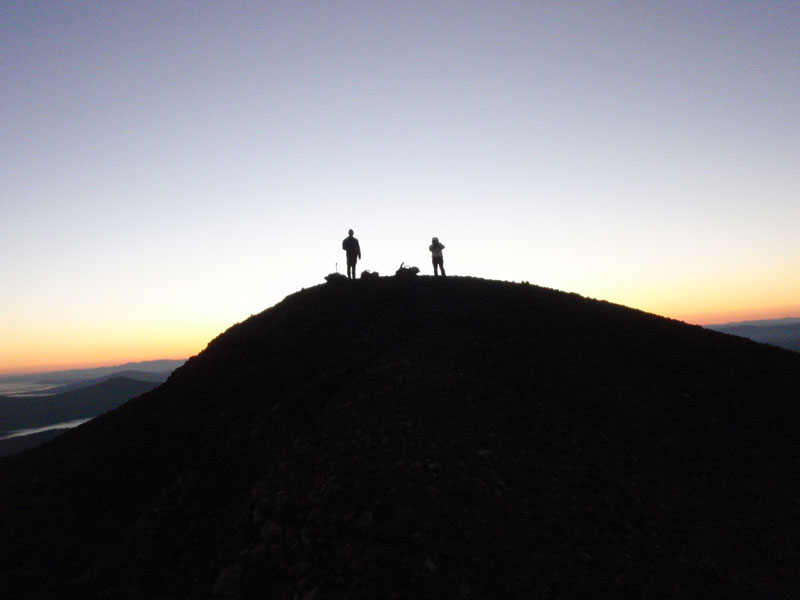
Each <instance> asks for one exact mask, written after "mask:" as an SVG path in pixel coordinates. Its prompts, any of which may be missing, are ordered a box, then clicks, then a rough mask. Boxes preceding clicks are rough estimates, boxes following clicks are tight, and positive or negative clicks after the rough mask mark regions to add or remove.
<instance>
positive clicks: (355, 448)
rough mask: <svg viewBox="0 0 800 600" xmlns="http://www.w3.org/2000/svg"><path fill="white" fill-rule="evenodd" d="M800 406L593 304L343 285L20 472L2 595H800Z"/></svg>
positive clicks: (768, 372)
mask: <svg viewBox="0 0 800 600" xmlns="http://www.w3.org/2000/svg"><path fill="white" fill-rule="evenodd" d="M101 385H102V384H101ZM798 398H800V355H798V354H797V353H795V352H790V351H788V350H784V349H780V348H775V347H771V346H767V345H764V344H758V343H755V342H753V341H751V340H747V339H742V338H740V337H734V336H730V335H723V334H721V333H718V332H716V331H711V330H709V329H705V328H702V327H698V326H692V325H688V324H686V323H681V322H678V321H673V320H669V319H664V318H661V317H658V316H655V315H651V314H647V313H643V312H640V311H636V310H631V309H627V308H624V307H621V306H617V305H613V304H610V303H606V302H599V301H594V300H589V299H586V298H582V297H580V296H578V295H576V294H568V293H563V292H558V291H555V290H549V289H545V288H540V287H537V286H533V285H525V284H512V283H505V282H496V281H485V280H480V279H472V278H461V277H448V278H436V279H434V278H433V277H416V278H414V277H410V278H408V279H406V280H403V278H400V277H383V278H378V279H376V280H374V281H370V280H356V281H345V282H342V283H336V282H332V283H329V284H324V285H321V286H317V287H313V288H309V289H306V290H303V291H301V292H298V293H296V294H293V295H291V296H288V297H287V298H286V299H285V300H284V301H282V302H281V303H279V304H277V305H276V306H274V307H272V308H270V309H269V310H266V311H264V312H263V313H261V314H259V315H255V316H253V317H251V318H249V319H247V320H246V321H244V322H242V323H240V324H237V325H234V326H233V327H231V328H230V329H229V330H228V331H226V332H225V333H223V334H222V335H220V336H219V337H217V338H216V339H215V340H213V341H212V342H211V343H209V345H208V347H207V348H206V350H204V351H203V352H202V353H200V354H199V355H198V356H196V357H194V358H192V359H190V360H189V361H188V362H187V363H186V364H185V365H184V366H182V367H180V368H179V369H177V370H176V371H175V372H174V373H173V374H172V376H171V377H170V378H169V380H168V381H167V382H166V383H164V384H162V385H160V386H159V387H157V388H155V389H153V390H151V391H149V392H147V393H145V394H143V395H141V396H138V397H136V398H134V399H132V400H130V401H128V402H126V403H125V404H123V405H122V406H120V407H119V408H117V409H115V410H112V411H110V412H108V413H106V414H104V415H102V416H99V417H97V418H95V419H93V420H92V421H90V422H88V423H86V424H84V425H82V426H80V427H78V428H76V429H73V430H70V431H68V432H66V433H64V434H63V435H61V436H59V437H58V438H57V439H55V440H52V441H50V442H48V443H46V444H43V445H41V446H39V447H37V448H34V449H32V450H30V451H27V452H22V453H19V454H17V455H14V456H8V457H4V458H2V459H0V507H2V512H0V598H3V599H6V598H26V599H28V598H48V599H50V598H76V599H77V598H81V599H82V598H182V599H187V600H190V599H198V600H199V599H201V598H203V599H205V598H215V599H217V600H222V599H226V598H228V599H235V600H251V599H252V600H255V599H259V600H260V599H263V598H272V599H302V600H311V599H316V600H321V599H323V598H324V599H345V598H353V599H355V598H398V599H399V598H419V599H438V598H458V599H465V600H474V599H482V598H497V599H523V598H524V599H527V598H542V599H543V598H595V597H600V598H641V599H645V598H647V599H649V598H686V599H690V598H691V599H695V598H698V599H699V598H748V599H756V598H757V599H764V600H766V599H770V600H773V599H781V600H788V599H790V598H800V578H799V577H798V573H800V519H798V499H797V498H798V494H797V491H798V489H800V469H798V464H799V462H800V451H799V450H798V443H797V436H798V433H797V432H798V431H800V411H798Z"/></svg>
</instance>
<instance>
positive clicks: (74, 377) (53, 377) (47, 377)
mask: <svg viewBox="0 0 800 600" xmlns="http://www.w3.org/2000/svg"><path fill="white" fill-rule="evenodd" d="M185 362H186V359H181V360H149V361H143V362H131V363H125V364H123V365H117V366H114V367H95V368H91V369H70V370H67V371H51V372H47V373H32V374H25V375H5V376H2V377H0V385H2V384H4V383H8V384H10V383H28V382H34V383H41V384H55V385H57V384H68V383H75V382H85V381H97V380H101V379H103V378H107V377H109V376H112V375H119V374H121V373H124V372H128V373H141V374H144V373H150V374H152V373H158V374H162V373H171V372H172V371H174V370H175V369H177V368H178V367H180V366H181V365H183V364H184V363H185ZM136 378H138V377H136Z"/></svg>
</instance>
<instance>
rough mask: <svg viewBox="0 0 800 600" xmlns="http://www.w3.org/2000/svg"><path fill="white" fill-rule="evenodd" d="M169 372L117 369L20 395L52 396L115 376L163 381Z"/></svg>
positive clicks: (167, 377)
mask: <svg viewBox="0 0 800 600" xmlns="http://www.w3.org/2000/svg"><path fill="white" fill-rule="evenodd" d="M171 374H172V371H164V372H163V373H153V372H150V371H117V372H114V373H112V374H111V375H104V376H103V377H98V378H97V379H86V380H80V381H75V382H73V383H67V384H64V385H59V386H55V387H48V388H47V389H46V390H43V391H36V392H28V393H26V394H24V395H23V396H21V397H25V398H33V397H37V396H40V397H41V396H52V395H54V394H63V393H65V392H72V391H74V390H79V389H81V388H85V387H90V386H93V385H97V384H98V383H103V382H104V381H108V380H109V379H113V378H116V377H124V378H125V379H133V380H135V381H148V382H151V383H164V382H165V381H166V380H167V379H169V376H170V375H171Z"/></svg>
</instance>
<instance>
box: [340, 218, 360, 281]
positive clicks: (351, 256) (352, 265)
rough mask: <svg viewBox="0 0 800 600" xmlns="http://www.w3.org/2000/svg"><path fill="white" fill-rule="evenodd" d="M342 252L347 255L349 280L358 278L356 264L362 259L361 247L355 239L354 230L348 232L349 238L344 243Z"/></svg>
mask: <svg viewBox="0 0 800 600" xmlns="http://www.w3.org/2000/svg"><path fill="white" fill-rule="evenodd" d="M342 250H344V251H345V252H346V253H347V278H348V279H355V278H356V262H358V259H359V258H361V246H359V244H358V240H357V239H356V238H354V237H353V230H352V229H351V230H349V231H348V232H347V237H346V238H344V241H342Z"/></svg>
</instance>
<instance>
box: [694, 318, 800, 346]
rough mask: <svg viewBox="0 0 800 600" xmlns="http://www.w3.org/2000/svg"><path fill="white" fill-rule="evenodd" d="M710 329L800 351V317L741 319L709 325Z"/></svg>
mask: <svg viewBox="0 0 800 600" xmlns="http://www.w3.org/2000/svg"><path fill="white" fill-rule="evenodd" d="M707 327H708V329H713V330H714V331H720V332H722V333H729V334H731V335H738V336H741V337H746V338H749V339H751V340H755V341H756V342H760V343H762V344H770V345H772V346H778V347H779V348H786V349H788V350H794V351H795V352H800V319H796V318H787V319H774V320H766V321H741V322H738V323H724V324H721V325H708V326H707Z"/></svg>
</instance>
